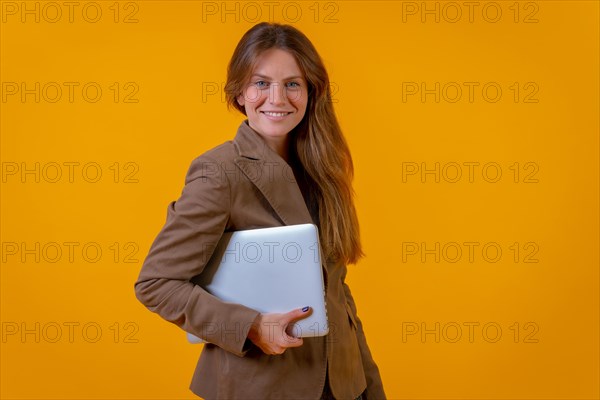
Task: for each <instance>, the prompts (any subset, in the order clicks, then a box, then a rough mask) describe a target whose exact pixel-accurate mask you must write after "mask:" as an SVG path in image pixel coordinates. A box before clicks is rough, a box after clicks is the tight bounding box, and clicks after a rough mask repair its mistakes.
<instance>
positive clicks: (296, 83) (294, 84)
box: [287, 82, 300, 89]
mask: <svg viewBox="0 0 600 400" xmlns="http://www.w3.org/2000/svg"><path fill="white" fill-rule="evenodd" d="M287 86H288V87H289V88H292V89H297V88H299V87H300V84H299V83H298V82H288V84H287Z"/></svg>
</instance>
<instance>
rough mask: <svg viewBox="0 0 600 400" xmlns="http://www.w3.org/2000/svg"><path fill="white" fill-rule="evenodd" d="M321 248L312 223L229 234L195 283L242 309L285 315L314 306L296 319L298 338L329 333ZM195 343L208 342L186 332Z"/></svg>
mask: <svg viewBox="0 0 600 400" xmlns="http://www.w3.org/2000/svg"><path fill="white" fill-rule="evenodd" d="M321 268H322V267H321V249H320V246H319V235H318V231H317V227H316V226H315V225H313V224H300V225H287V226H278V227H273V228H259V229H250V230H243V231H236V232H226V233H225V234H224V235H223V237H222V238H221V240H220V242H219V243H218V245H217V247H216V249H215V251H214V253H213V255H212V256H211V258H210V260H209V261H208V264H207V265H206V267H205V269H204V271H203V272H202V273H201V274H200V275H198V276H196V277H194V278H193V279H192V280H191V281H192V282H194V283H196V284H198V285H200V286H202V287H203V288H204V289H205V290H206V291H208V292H209V293H211V294H213V295H214V296H216V297H218V298H219V299H221V300H223V301H226V302H232V303H239V304H243V305H245V306H247V307H250V308H252V309H255V310H257V311H259V312H261V313H271V312H276V313H285V312H288V311H291V310H293V309H295V308H302V307H305V306H310V307H311V308H312V314H311V315H310V316H309V317H307V318H304V319H301V320H298V321H296V322H295V323H294V325H293V326H292V331H291V333H292V334H293V335H294V336H296V337H316V336H324V335H326V334H327V333H328V332H329V326H328V323H327V310H326V308H325V287H324V283H323V271H322V269H321ZM187 336H188V340H189V341H190V342H191V343H203V342H204V340H202V339H200V338H198V337H197V336H195V335H193V334H191V333H188V334H187Z"/></svg>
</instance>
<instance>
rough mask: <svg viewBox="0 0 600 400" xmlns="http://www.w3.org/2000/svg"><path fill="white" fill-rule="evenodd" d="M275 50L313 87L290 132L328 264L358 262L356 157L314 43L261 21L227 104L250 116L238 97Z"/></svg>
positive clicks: (245, 43)
mask: <svg viewBox="0 0 600 400" xmlns="http://www.w3.org/2000/svg"><path fill="white" fill-rule="evenodd" d="M271 48H278V49H281V50H285V51H287V52H289V53H290V54H292V55H293V56H294V58H295V59H296V62H297V63H298V66H299V67H300V70H301V71H302V72H303V74H304V77H305V79H306V81H307V83H308V104H307V107H306V113H305V115H304V118H303V119H302V121H301V122H300V123H299V124H298V126H296V128H294V130H293V132H290V135H292V136H291V141H290V150H291V151H290V153H291V155H292V156H293V157H295V158H297V160H298V161H299V162H300V164H301V166H302V167H303V168H304V171H305V172H306V174H305V175H307V176H308V179H307V181H308V186H309V188H308V189H309V192H310V193H309V198H312V199H313V201H315V202H316V205H317V207H318V210H319V215H318V217H319V232H320V235H321V246H322V248H323V251H324V253H325V256H326V257H327V258H328V259H329V258H332V259H334V260H335V259H341V260H342V261H344V262H347V263H356V262H357V261H358V260H359V259H360V258H361V257H362V256H363V255H364V254H363V252H362V248H361V243H360V232H359V226H358V218H357V216H356V209H355V207H354V191H353V189H352V179H353V177H354V166H353V164H352V156H351V155H350V150H349V148H348V144H347V143H346V139H345V138H344V135H343V133H342V130H341V128H340V126H339V123H338V121H337V118H336V116H335V111H334V109H333V105H332V101H331V89H330V85H329V76H328V74H327V70H326V69H325V66H324V64H323V61H322V60H321V57H320V56H319V54H318V53H317V50H316V49H315V47H314V46H313V44H312V43H311V42H310V40H309V39H308V38H307V37H306V36H305V35H304V34H303V33H302V32H300V31H299V30H298V29H296V28H294V27H293V26H290V25H284V24H278V23H267V22H261V23H259V24H257V25H255V26H254V27H252V28H251V29H250V30H249V31H248V32H246V34H245V35H244V36H243V37H242V39H241V40H240V42H239V43H238V45H237V47H236V49H235V51H234V53H233V56H232V57H231V61H230V62H229V66H228V68H227V83H226V84H225V94H226V98H227V105H228V107H229V108H231V107H234V108H236V109H237V110H239V111H240V112H242V113H243V114H244V115H245V114H246V112H245V110H244V107H243V106H240V105H239V104H238V102H237V101H236V97H237V96H238V95H239V94H240V93H241V92H242V89H243V87H244V86H245V84H246V83H247V82H248V80H249V78H250V75H251V74H252V72H253V70H254V66H255V65H256V62H257V59H258V57H259V56H260V55H261V53H262V52H264V51H265V50H268V49H271Z"/></svg>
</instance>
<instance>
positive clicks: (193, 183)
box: [134, 155, 260, 356]
mask: <svg viewBox="0 0 600 400" xmlns="http://www.w3.org/2000/svg"><path fill="white" fill-rule="evenodd" d="M230 191H231V188H230V184H229V181H228V177H227V174H225V173H224V172H223V171H222V170H221V166H220V165H219V163H217V162H216V161H214V160H213V159H211V158H209V157H208V156H206V155H202V156H200V157H198V158H196V159H195V160H194V161H192V163H191V165H190V168H189V170H188V172H187V175H186V179H185V186H184V188H183V190H182V193H181V196H180V197H179V199H178V200H177V201H173V202H171V203H170V204H169V206H168V208H167V220H166V223H165V224H164V226H163V227H162V229H161V231H160V232H159V233H158V236H157V237H156V239H155V240H154V242H153V243H152V245H151V247H150V250H149V252H148V255H147V256H146V259H145V260H144V263H143V265H142V269H141V271H140V274H139V277H138V279H137V281H136V283H135V285H134V287H135V294H136V297H137V298H138V300H139V301H140V302H141V303H142V304H144V305H145V306H146V307H147V308H148V309H149V310H150V311H152V312H155V313H157V314H159V315H160V316H161V317H162V318H164V319H165V320H167V321H169V322H172V323H174V324H176V325H178V326H179V327H181V328H182V329H184V330H185V331H187V332H190V333H192V334H194V335H196V336H198V337H200V338H202V339H204V340H206V341H207V342H211V343H214V344H216V345H217V346H219V347H221V348H223V349H225V350H227V351H229V352H231V353H233V354H236V355H238V356H243V355H244V354H245V353H246V352H247V351H248V346H244V345H245V344H247V343H246V338H247V335H248V331H249V330H250V326H251V325H252V323H253V321H254V320H255V319H256V318H257V317H258V315H259V314H260V313H259V312H258V311H256V310H253V309H251V308H248V307H246V306H243V305H241V304H235V303H227V302H223V301H221V300H219V299H218V298H217V297H215V296H213V295H211V294H210V293H208V292H207V291H205V290H204V289H202V288H201V287H200V286H197V285H195V284H194V283H191V282H190V279H191V278H192V277H194V276H196V275H198V274H200V273H201V272H202V271H203V269H204V267H205V266H206V264H207V263H208V260H209V258H210V256H211V255H212V253H213V251H214V250H215V247H216V245H217V243H218V242H219V240H220V238H221V236H222V235H223V233H224V231H225V228H226V226H227V223H228V220H229V215H230V204H231V193H230ZM248 343H249V342H248Z"/></svg>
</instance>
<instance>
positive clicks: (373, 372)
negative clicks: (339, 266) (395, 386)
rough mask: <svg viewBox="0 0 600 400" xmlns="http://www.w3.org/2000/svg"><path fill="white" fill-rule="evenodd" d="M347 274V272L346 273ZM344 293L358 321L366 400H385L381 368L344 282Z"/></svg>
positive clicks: (357, 334)
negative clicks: (365, 382)
mask: <svg viewBox="0 0 600 400" xmlns="http://www.w3.org/2000/svg"><path fill="white" fill-rule="evenodd" d="M344 275H345V274H344ZM343 286H344V293H345V294H346V301H347V302H348V305H349V306H350V309H351V310H352V314H353V317H354V320H355V321H356V337H357V339H358V346H359V348H360V355H361V358H362V364H363V370H364V371H365V378H366V380H367V389H366V391H365V393H364V394H363V398H364V399H365V400H385V399H387V397H386V396H385V391H384V390H383V382H382V381H381V375H380V374H379V368H378V367H377V364H376V363H375V360H373V356H372V355H371V350H369V346H368V344H367V338H366V337H365V333H364V331H363V325H362V322H361V320H360V319H359V318H358V314H357V312H356V304H355V303H354V298H353V297H352V293H351V292H350V287H349V286H348V285H347V284H346V282H344V283H343Z"/></svg>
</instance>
